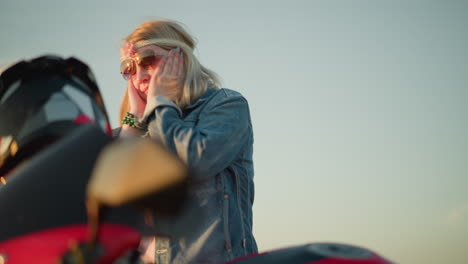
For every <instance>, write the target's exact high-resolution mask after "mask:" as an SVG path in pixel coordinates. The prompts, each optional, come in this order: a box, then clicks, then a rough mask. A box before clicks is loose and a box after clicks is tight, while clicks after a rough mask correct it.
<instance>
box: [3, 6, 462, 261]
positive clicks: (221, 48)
mask: <svg viewBox="0 0 468 264" xmlns="http://www.w3.org/2000/svg"><path fill="white" fill-rule="evenodd" d="M467 12H468V2H467V1H463V0H460V1H458V0H453V1H451V0H447V1H432V0H426V1H418V0H413V1H412V0H394V1H379V0H373V1H371V0H368V1H360V0H356V1H349V0H343V1H334V0H323V1H312V0H310V1H293V0H291V1H274V0H259V1H247V0H245V1H244V0H242V1H239V0H237V1H204V0H198V1H188V0H187V1H181V0H174V1H158V0H153V1H135V0H131V1H130V0H126V1H120V0H119V1H117V0H114V1H94V0H80V1H64V0H57V1H53V0H40V1H34V0H30V1H25V0H6V1H5V0H3V1H2V4H1V5H0V36H1V47H2V48H1V49H0V64H2V63H6V62H9V61H12V60H15V59H18V58H29V57H32V56H38V55H42V54H45V53H53V54H58V55H62V56H76V57H77V58H80V59H82V60H84V61H85V62H86V63H88V64H89V65H90V66H91V68H92V69H93V71H94V73H95V74H96V77H97V80H98V83H99V86H100V88H101V91H102V93H103V96H104V101H105V104H106V106H107V109H108V111H109V113H110V114H111V115H112V124H113V125H114V126H116V125H117V124H118V122H117V112H118V107H119V104H120V99H121V96H122V95H123V92H124V89H125V82H124V81H123V79H122V78H121V76H120V75H119V56H118V50H119V46H120V43H121V39H122V38H124V37H125V36H126V35H128V34H129V33H130V32H131V31H132V30H133V29H134V28H135V27H136V26H138V25H139V24H141V23H142V22H144V21H146V20H149V19H154V18H170V19H175V20H178V21H180V22H182V23H184V24H186V25H187V27H188V28H189V30H190V32H191V33H192V34H193V35H194V36H195V37H196V38H197V39H198V43H199V44H198V50H197V53H196V54H198V56H199V58H200V61H201V62H202V64H204V65H205V66H206V67H208V68H210V69H212V70H214V71H216V72H217V73H218V74H219V75H221V77H222V79H223V83H224V86H225V87H228V88H231V89H234V90H237V91H239V92H241V93H242V94H244V96H245V97H246V98H247V99H248V100H249V103H250V107H251V114H252V119H253V125H254V133H255V145H254V147H255V154H254V159H255V169H256V171H255V182H256V200H255V204H254V232H255V235H256V238H257V241H258V243H259V247H260V249H261V250H269V249H273V248H278V247H285V246H290V245H298V244H303V243H308V242H322V241H334V242H344V243H351V244H354V245H359V246H363V247H367V248H370V249H373V250H375V251H377V252H378V253H380V254H382V255H384V256H386V257H388V258H390V259H392V260H395V261H397V262H399V263H424V264H431V263H452V264H458V263H459V264H462V263H468V253H467V252H468V191H467V189H468V137H467V135H468V116H467V115H468V66H467V61H468V49H467V47H468V30H467V28H468V15H467Z"/></svg>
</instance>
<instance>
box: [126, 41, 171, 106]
mask: <svg viewBox="0 0 468 264" xmlns="http://www.w3.org/2000/svg"><path fill="white" fill-rule="evenodd" d="M168 54H169V51H167V50H165V49H163V48H160V47H158V46H155V45H148V46H145V47H141V48H138V49H135V50H133V52H132V54H127V55H130V56H127V58H126V59H125V60H124V62H125V61H127V62H128V63H131V64H132V67H134V69H133V70H132V71H130V73H129V74H127V75H128V76H127V77H128V78H129V80H130V81H131V82H132V84H133V86H134V87H135V88H136V89H137V91H138V92H139V94H140V96H141V97H142V98H144V99H146V96H147V94H148V87H149V82H150V80H151V76H153V74H154V72H155V71H156V70H158V69H159V67H161V62H162V58H163V57H164V56H167V55H168ZM124 77H125V75H124Z"/></svg>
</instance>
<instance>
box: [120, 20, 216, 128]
mask: <svg viewBox="0 0 468 264" xmlns="http://www.w3.org/2000/svg"><path fill="white" fill-rule="evenodd" d="M124 41H125V43H131V44H134V46H135V48H141V47H143V46H147V45H157V46H159V47H161V48H164V49H173V48H175V47H179V48H180V49H181V50H182V52H183V53H184V68H185V82H184V87H183V90H182V95H181V97H180V98H179V99H178V100H177V101H176V102H175V103H176V104H177V105H178V106H179V107H180V108H181V109H183V108H185V107H186V106H188V105H189V104H190V103H191V102H193V101H194V100H195V99H197V98H198V97H200V96H201V95H202V94H204V93H205V92H206V91H207V90H208V88H209V86H210V87H213V88H216V89H218V88H219V87H220V86H221V83H220V81H219V77H218V76H217V74H216V73H215V72H213V71H211V70H209V69H207V68H205V67H203V65H201V64H200V62H199V61H198V59H197V58H196V57H195V55H194V54H193V51H194V49H195V40H194V39H193V38H192V37H191V36H190V35H189V34H188V33H187V31H186V30H185V29H184V28H183V27H182V25H181V24H180V23H178V22H175V21H170V20H153V21H148V22H145V23H143V24H141V25H140V26H139V27H137V28H136V29H135V30H134V31H133V32H132V33H131V34H130V35H128V36H127V37H126V38H125V39H124ZM129 110H130V105H129V101H128V94H127V91H126V92H125V95H124V97H123V99H122V103H121V104H120V113H119V120H122V118H123V117H124V116H125V113H126V112H128V111H129Z"/></svg>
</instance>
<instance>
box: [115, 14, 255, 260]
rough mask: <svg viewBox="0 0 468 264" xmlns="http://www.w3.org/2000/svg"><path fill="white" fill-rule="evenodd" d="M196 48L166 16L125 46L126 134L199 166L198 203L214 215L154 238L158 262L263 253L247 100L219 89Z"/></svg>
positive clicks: (134, 34)
mask: <svg viewBox="0 0 468 264" xmlns="http://www.w3.org/2000/svg"><path fill="white" fill-rule="evenodd" d="M194 49H195V42H194V40H193V38H192V37H191V36H190V35H189V34H188V33H187V31H186V30H185V29H184V27H183V26H182V25H181V24H180V23H177V22H174V21H167V20H156V21H149V22H146V23H143V24H142V25H140V26H139V27H138V28H136V29H135V30H134V31H133V32H132V33H131V34H130V35H129V36H128V37H127V38H125V44H124V45H123V47H122V49H121V73H122V75H123V77H124V78H125V79H126V80H128V84H127V85H128V86H127V90H126V93H125V95H124V98H123V101H122V104H121V109H120V119H121V120H122V123H123V125H122V127H121V130H120V137H127V136H145V137H151V138H154V139H156V140H159V141H161V142H162V143H163V144H164V145H165V146H166V147H167V148H168V149H170V150H171V151H173V152H174V153H176V154H177V155H178V156H179V157H180V158H181V159H182V160H183V161H184V162H186V164H187V165H188V166H189V167H191V168H193V169H195V170H196V171H197V172H198V173H197V176H196V179H193V180H194V181H195V182H197V184H196V186H197V187H196V188H195V190H194V191H193V195H192V198H193V199H195V201H196V202H195V205H194V206H197V207H199V209H200V210H207V211H208V212H209V213H208V216H207V217H205V218H204V220H203V221H204V222H203V224H202V225H200V226H201V227H197V228H196V230H192V231H191V232H189V233H190V235H189V234H188V235H187V237H184V238H183V239H179V240H178V241H175V240H174V239H171V238H170V237H157V238H156V240H155V241H153V243H151V245H150V248H149V249H148V252H154V260H152V261H154V262H156V263H159V264H163V263H222V262H224V261H227V260H230V259H233V258H235V257H238V256H242V255H246V254H250V253H255V252H257V245H256V242H255V239H254V236H253V234H252V204H253V200H254V183H253V176H254V173H253V172H254V170H253V161H252V152H253V132H252V124H251V119H250V113H249V107H248V103H247V101H246V99H245V98H244V97H243V96H242V95H241V94H240V93H238V92H236V91H233V90H229V89H226V88H220V83H219V80H218V77H217V76H216V74H215V73H214V72H212V71H210V70H208V69H207V68H205V67H203V66H202V65H201V64H200V62H199V61H198V60H197V58H196V57H195V55H194ZM194 209H195V210H196V209H197V208H194Z"/></svg>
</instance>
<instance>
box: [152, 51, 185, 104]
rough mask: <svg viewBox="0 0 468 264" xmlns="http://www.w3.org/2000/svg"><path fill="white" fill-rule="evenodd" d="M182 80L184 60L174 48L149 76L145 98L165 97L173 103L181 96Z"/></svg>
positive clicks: (180, 53)
mask: <svg viewBox="0 0 468 264" xmlns="http://www.w3.org/2000/svg"><path fill="white" fill-rule="evenodd" d="M184 79H185V76H184V58H183V56H182V52H181V51H180V48H176V49H173V50H171V51H170V52H169V54H168V56H167V58H164V61H162V63H161V65H160V66H159V67H158V69H157V70H156V71H155V72H154V73H153V75H152V76H151V80H150V83H149V88H148V97H147V98H153V97H155V96H165V97H167V98H169V99H170V100H172V101H173V102H175V101H176V100H178V99H179V98H180V96H181V95H182V89H183V86H184Z"/></svg>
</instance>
